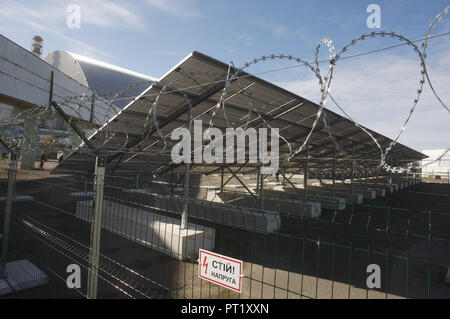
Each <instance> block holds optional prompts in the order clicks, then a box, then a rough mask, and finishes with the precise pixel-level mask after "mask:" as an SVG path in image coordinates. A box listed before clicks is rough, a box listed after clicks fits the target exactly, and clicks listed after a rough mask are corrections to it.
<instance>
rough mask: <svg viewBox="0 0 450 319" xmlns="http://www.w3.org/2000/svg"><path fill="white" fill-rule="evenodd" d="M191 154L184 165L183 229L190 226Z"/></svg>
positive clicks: (190, 115)
mask: <svg viewBox="0 0 450 319" xmlns="http://www.w3.org/2000/svg"><path fill="white" fill-rule="evenodd" d="M188 127H189V132H190V131H191V129H192V108H191V105H190V104H189V115H188ZM190 159H191V154H190V153H189V161H188V162H187V163H186V164H185V167H184V194H183V213H182V215H181V229H185V228H187V226H188V207H189V206H188V197H189V168H190V163H189V162H190Z"/></svg>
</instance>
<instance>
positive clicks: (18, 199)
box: [0, 195, 34, 202]
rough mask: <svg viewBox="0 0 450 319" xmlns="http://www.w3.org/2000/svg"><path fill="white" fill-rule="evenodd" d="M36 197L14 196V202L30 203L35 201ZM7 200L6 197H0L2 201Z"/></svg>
mask: <svg viewBox="0 0 450 319" xmlns="http://www.w3.org/2000/svg"><path fill="white" fill-rule="evenodd" d="M33 199H34V197H33V196H30V195H16V196H14V199H13V201H14V202H28V201H31V200H33ZM5 200H6V196H0V201H5Z"/></svg>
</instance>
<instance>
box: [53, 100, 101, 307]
mask: <svg viewBox="0 0 450 319" xmlns="http://www.w3.org/2000/svg"><path fill="white" fill-rule="evenodd" d="M50 105H51V106H53V107H54V108H55V109H56V111H57V112H58V113H59V114H60V115H61V116H62V118H63V119H64V120H65V121H66V122H67V123H68V124H69V125H70V126H71V127H72V129H73V130H74V131H75V133H77V134H78V136H79V137H80V138H81V139H82V140H83V142H84V143H85V144H86V145H87V146H88V147H89V148H90V149H91V151H92V152H94V154H95V155H96V159H95V177H94V201H93V207H92V215H93V216H92V223H91V239H90V250H89V270H88V283H87V297H88V298H89V299H95V298H97V287H98V265H99V257H100V240H101V231H102V212H103V189H104V185H105V173H106V156H102V155H100V153H99V151H98V150H97V148H96V147H95V146H94V145H93V144H92V143H91V141H89V140H88V139H87V138H86V136H85V135H84V133H83V132H82V131H81V130H80V129H79V127H78V126H77V125H76V124H75V123H74V121H71V120H70V118H69V116H68V115H67V114H66V113H65V112H64V111H63V109H62V108H61V107H60V106H59V105H58V104H57V103H56V102H54V101H53V102H51V103H50Z"/></svg>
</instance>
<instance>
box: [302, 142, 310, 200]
mask: <svg viewBox="0 0 450 319" xmlns="http://www.w3.org/2000/svg"><path fill="white" fill-rule="evenodd" d="M308 169H309V142H308V143H306V161H305V172H304V174H303V187H304V189H305V201H306V198H307V197H308V173H309V170H308Z"/></svg>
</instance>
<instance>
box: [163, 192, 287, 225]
mask: <svg viewBox="0 0 450 319" xmlns="http://www.w3.org/2000/svg"><path fill="white" fill-rule="evenodd" d="M249 196H250V195H249ZM154 197H155V206H156V207H158V208H159V209H162V210H164V211H169V212H172V213H176V214H180V212H179V210H178V209H177V207H176V206H175V205H178V207H181V206H180V205H181V204H182V203H183V198H182V197H181V196H167V195H159V194H155V195H154ZM175 203H177V204H175ZM188 210H189V216H192V217H196V218H200V219H203V220H207V221H210V222H213V223H217V224H222V225H230V226H233V227H237V228H243V229H245V230H248V231H254V232H262V233H267V232H269V233H273V232H275V231H278V230H279V229H280V227H281V218H280V214H279V213H278V212H276V211H268V210H264V211H261V210H258V209H254V208H248V207H245V206H241V205H239V206H238V205H230V204H222V203H218V202H210V201H205V200H198V199H189V200H188Z"/></svg>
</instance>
